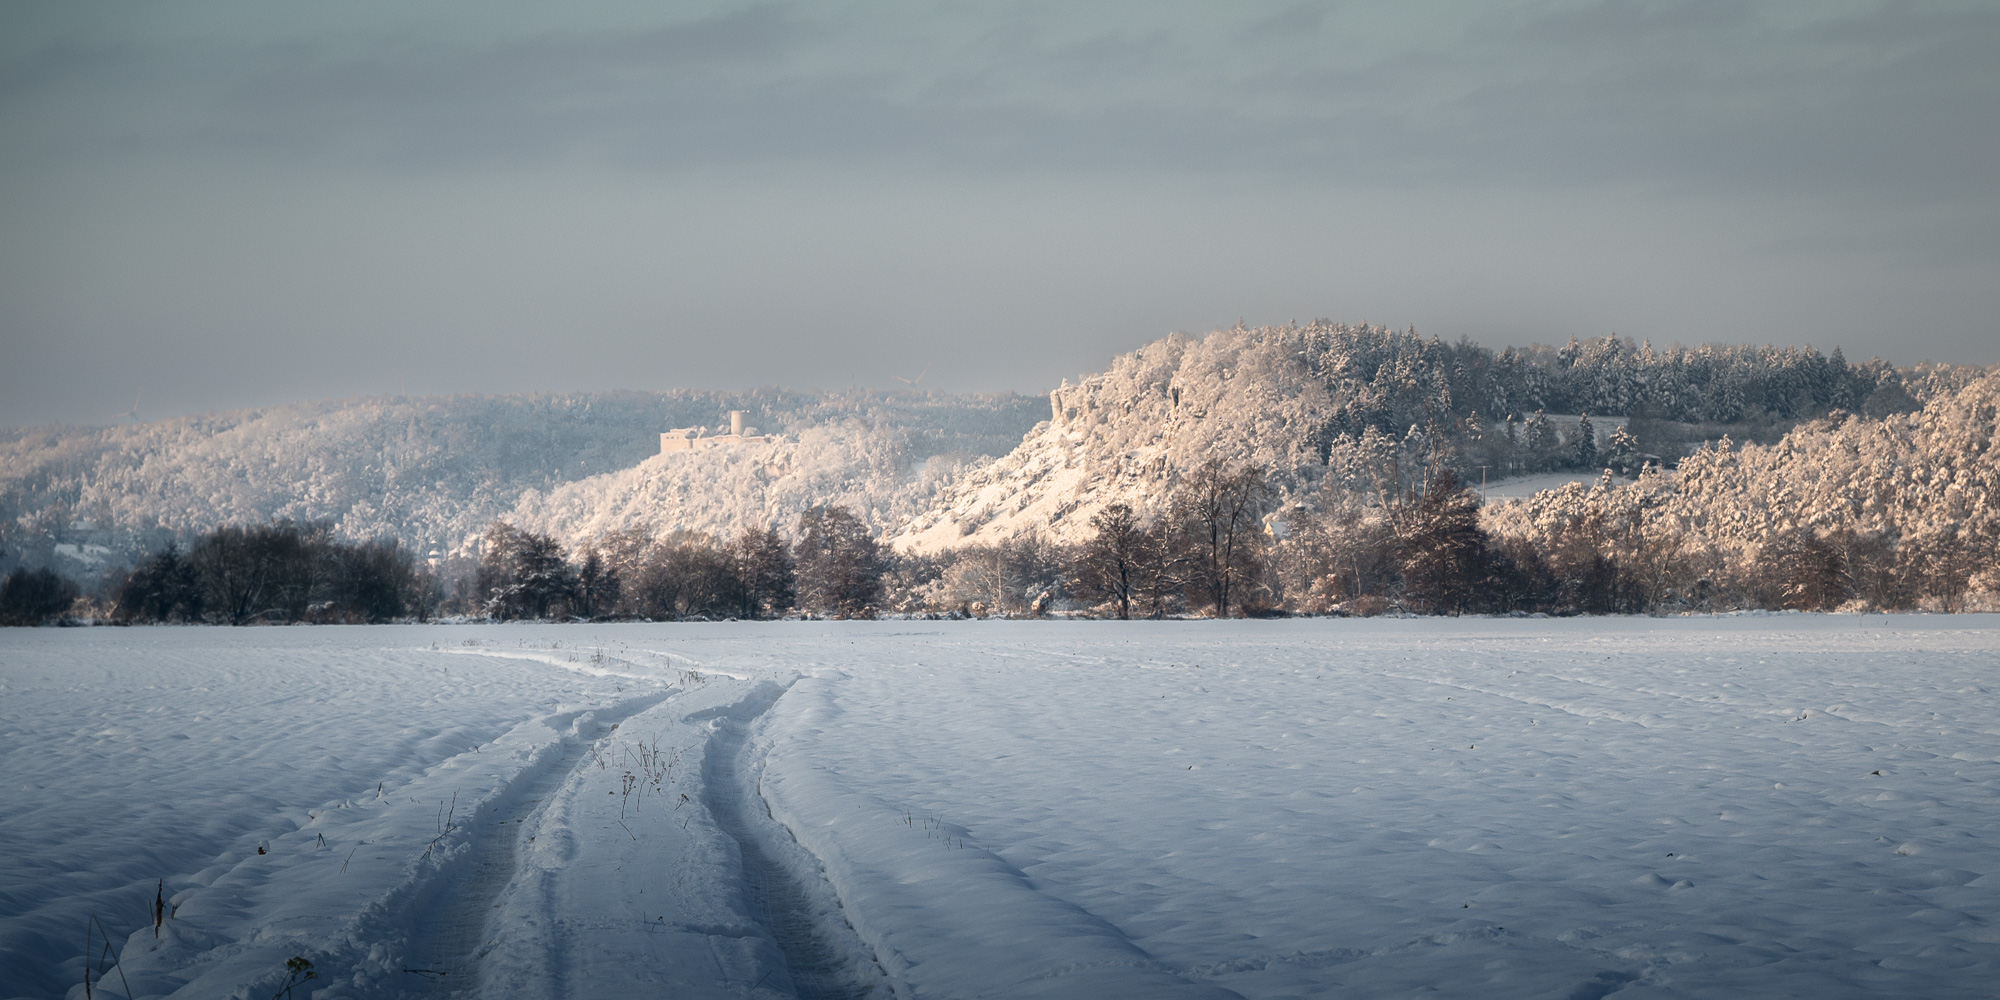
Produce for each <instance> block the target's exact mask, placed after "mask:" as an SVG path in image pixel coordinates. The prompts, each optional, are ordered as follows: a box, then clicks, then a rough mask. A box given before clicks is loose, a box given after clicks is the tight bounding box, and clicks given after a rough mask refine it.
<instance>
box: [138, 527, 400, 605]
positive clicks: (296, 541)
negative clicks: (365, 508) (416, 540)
mask: <svg viewBox="0 0 2000 1000" xmlns="http://www.w3.org/2000/svg"><path fill="white" fill-rule="evenodd" d="M109 589H110V591H111V617H113V618H114V619H115V620H117V621H121V622H128V623H142V622H208V623H213V624H221V625H250V624H290V623H294V622H313V623H325V624H337V623H338V624H346V623H352V624H363V623H375V622H387V621H394V620H397V619H401V618H412V617H416V618H421V617H426V616H428V615H429V614H430V613H431V612H432V611H433V610H434V609H435V608H436V606H437V593H436V591H437V588H436V585H435V583H434V581H433V580H432V579H431V577H430V575H429V574H428V573H427V572H426V571H424V570H423V569H420V568H418V567H417V566H416V564H415V560H413V559H412V558H411V556H410V554H409V552H408V551H407V550H405V549H403V548H402V547H401V546H399V545H398V544H397V543H396V542H394V541H366V542H352V541H344V540H341V539H338V538H335V537H334V535H333V531H332V529H331V528H329V527H328V526H327V525H324V524H317V523H305V524H301V523H298V522H295V521H288V520H280V521H274V522H272V523H270V524H264V525H252V526H247V527H246V526H235V525H230V526H224V527H220V528H216V529H213V530H211V531H208V532H206V533H204V534H203V535H201V536H200V537H199V538H198V539H197V540H196V541H195V542H194V543H193V544H192V545H190V546H188V547H187V548H186V549H182V548H181V547H180V546H179V545H178V544H169V545H167V546H166V547H165V548H164V549H161V550H160V551H158V552H155V553H153V554H152V555H151V556H149V557H147V558H146V559H145V560H144V561H143V562H141V563H140V564H139V566H138V567H136V568H135V569H133V570H132V571H131V572H130V573H127V574H125V575H124V576H123V578H122V579H119V580H117V581H115V582H114V583H113V585H112V586H111V587H110V588H109Z"/></svg>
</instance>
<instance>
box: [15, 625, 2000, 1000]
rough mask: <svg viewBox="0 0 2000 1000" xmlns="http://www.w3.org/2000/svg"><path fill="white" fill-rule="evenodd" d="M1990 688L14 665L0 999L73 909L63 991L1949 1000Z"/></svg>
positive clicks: (1530, 640)
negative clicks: (1848, 999)
mask: <svg viewBox="0 0 2000 1000" xmlns="http://www.w3.org/2000/svg"><path fill="white" fill-rule="evenodd" d="M1996 675H2000V620H1996V619H1995V618H1993V617H1991V616H1983V617H1982V616H1961V617H1882V616H1868V617H1855V616H1826V617H1813V616H1796V615H1787V616H1764V617H1739V618H1722V619H1676V620H1662V619H1609V620H1606V619H1594V620H1566V621H1544V620H1536V621H1519V620H1487V619H1465V620H1434V619H1421V620H1370V621H1359V620H1343V621H1331V620H1326V621H1283V622H1135V623H1115V622H1090V623H1083V622H922V621H904V622H876V623H773V624H747V623H740V624H716V625H657V626H639V625H633V626H410V627H384V628H354V629H345V628H293V629H208V628H150V629H136V628H135V629H63V630H56V629H41V630H21V629H13V630H5V631H4V632H0V764H4V777H5V786H4V787H5V788H6V790H7V793H8V794H7V796H6V798H5V800H4V801H5V806H4V808H0V840H4V843H5V844H6V845H7V850H6V851H4V852H0V996H10V997H11V996H31V997H49V996H64V995H67V996H73V997H82V996H83V995H84V988H83V985H82V984H83V979H84V974H85V971H86V960H85V954H84V951H85V940H86V933H87V932H88V933H91V934H93V935H95V934H96V927H97V924H92V923H91V918H92V917H93V916H94V917H96V918H97V921H98V923H101V925H102V926H103V927H104V928H106V929H108V930H109V931H110V932H111V933H112V936H113V939H114V945H113V950H114V951H117V952H119V953H121V954H122V960H121V961H119V962H118V964H117V966H116V967H115V968H114V967H111V963H110V960H109V959H108V958H105V957H103V950H102V945H101V943H100V942H101V940H102V938H101V937H96V938H94V939H93V942H92V944H91V946H90V947H91V949H92V951H93V956H92V957H93V959H94V961H92V962H91V963H90V969H91V970H93V971H91V973H90V974H91V977H92V987H91V989H92V991H93V992H94V995H96V996H123V995H125V993H126V987H127V984H128V983H129V986H130V992H131V993H133V994H135V995H137V996H158V995H168V994H173V995H179V996H186V997H223V996H237V997H246V998H248V997H255V998H257V1000H264V998H267V997H271V996H272V995H273V994H274V993H280V992H281V991H282V989H283V986H284V984H285V982H286V979H287V975H288V974H287V972H286V969H285V963H286V960H287V959H290V958H294V957H299V958H305V959H308V960H310V961H311V962H312V963H313V967H314V971H315V973H316V974H317V978H316V979H313V980H311V981H309V982H305V983H303V984H301V985H300V987H299V988H298V989H295V990H294V991H293V995H294V996H300V997H303V996H306V995H311V996H316V997H325V998H335V997H355V998H362V997H388V996H402V995H450V994H454V993H457V994H460V995H464V996H479V997H614V996H615V997H624V996H631V995H642V994H643V995H671V996H677V997H745V996H761V997H783V996H793V995H797V996H812V997H819V996H876V997H889V996H899V997H946V996H951V997H960V996H963V997H972V996H996V997H1002V996H1004V997H1021V996H1047V997H1173V996H1189V997H1229V996H1243V997H1290V996H1313V995H1324V994H1338V995H1353V996H1404V995H1412V994H1419V993H1429V994H1434V995H1443V996H1468V997H1473V996H1476V997H1482V998H1484V997H1543V996H1555V997H1604V996H1617V997H1621V998H1626V1000H1632V998H1638V997H1654V996H1690V997H1692V996H1705V997H1742V996H1813V997H1816V998H1822V997H1841V996H1926V997H1950V996H1966V997H1971V996H1989V995H1991V994H1992V992H1993V988H1992V984H1993V983H1994V982H1995V981H1997V980H1996V973H2000V844H1996V843H1995V840H1994V838H1995V837H1996V836H2000V834H1996V833H1995V832H1994V831H1996V830H2000V724H1996V723H1995V721H1994V720H1995V719H1996V718H2000V676H1996ZM260 847H261V848H262V853H260V852H259V848H260ZM159 880H164V889H163V891H162V893H161V895H162V898H163V899H164V900H165V902H166V904H167V911H168V912H167V913H166V915H165V917H164V919H163V920H162V922H161V926H160V929H159V931H158V932H157V936H156V932H155V930H154V927H153V923H152V917H151V907H152V903H153V900H154V898H155V890H156V886H157V885H158V884H159ZM87 928H88V931H87Z"/></svg>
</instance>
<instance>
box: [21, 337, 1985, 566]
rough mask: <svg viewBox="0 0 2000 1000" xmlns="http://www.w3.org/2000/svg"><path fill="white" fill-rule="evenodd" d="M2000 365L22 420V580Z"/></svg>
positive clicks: (1587, 430)
mask: <svg viewBox="0 0 2000 1000" xmlns="http://www.w3.org/2000/svg"><path fill="white" fill-rule="evenodd" d="M1978 374H1979V372H1978V371H1976V370H1973V369H1964V368H1949V367H1939V368H1926V369H1901V370H1899V369H1896V368H1892V367H1891V366H1889V365H1887V364H1885V363H1883V362H1880V361H1869V362H1866V363H1861V364H1855V363H1850V362H1848V361H1846V360H1845V359H1843V358H1842V357H1841V356H1840V353H1839V352H1838V351H1837V350H1836V351H1834V352H1833V353H1831V354H1822V353H1820V352H1818V351H1815V350H1812V349H1809V348H1790V347H1787V348H1774V347H1719V346H1705V347H1696V348H1679V347H1673V348H1666V349H1656V348H1654V347H1653V346H1651V345H1648V344H1634V343H1632V342H1631V341H1629V340H1623V339H1618V338H1603V339H1597V340H1589V341H1571V342H1570V343H1569V344H1567V345H1565V346H1562V347H1530V348H1525V349H1517V348H1505V349H1500V350H1493V349H1489V348H1486V347H1482V346H1480V345H1477V344H1473V343H1470V342H1467V341H1460V342H1458V343H1455V344H1454V343H1445V342H1442V341H1439V340H1438V339H1436V338H1427V337H1423V336H1420V335H1419V334H1417V333H1416V332H1414V331H1396V330H1390V329H1386V328H1382V327H1375V326H1349V325H1344V324H1335V323H1329V322H1316V323H1312V324H1309V325H1306V326H1296V325H1293V326H1282V327H1267V328H1259V329H1243V328H1238V329H1233V330H1222V331H1217V332H1215V333H1212V334H1209V335H1207V336H1205V337H1191V336H1187V335H1184V334H1175V335H1172V336H1169V337H1166V338H1163V339H1161V340H1159V341H1156V342H1154V343H1152V344H1148V345H1146V346H1144V347H1142V348H1140V349H1139V350H1137V351H1133V352H1131V353H1129V354H1126V355H1122V356H1120V357H1118V358H1116V359H1113V361H1112V363H1111V364H1110V366H1109V367H1108V369H1107V370H1106V371H1105V372H1103V373H1101V374H1098V375H1094V376H1090V377H1088V378H1086V379H1085V380H1084V381H1083V382H1082V383H1081V384H1079V385H1069V384H1067V383H1065V384H1064V385H1063V386H1062V387H1060V388H1058V389H1056V390H1054V391H1053V392H1052V393H1050V395H1049V396H1048V397H1046V398H1043V397H1030V396H1018V395H1011V394H1009V395H997V396H952V395H945V394H936V393H882V392H860V393H837V394H819V393H811V392H798V391H790V390H757V391H751V392H740V393H726V392H702V391H693V390H684V391H676V392H669V393H639V392H615V393H596V394H571V395H555V394H542V395H515V396H457V397H449V398H444V397H436V398H409V397H393V398H371V399H355V400H343V401H335V402H321V403H309V404H300V405H295V406H283V407H270V408H264V409H257V410H243V411H237V412H231V413H217V414H205V415H201V416H193V417H183V418H176V419H172V420H163V421H157V422H153V423H146V424H132V425H121V426H116V427H53V428H35V429H14V430H7V431H0V571H4V570H7V569H9V568H11V567H12V566H13V565H17V564H19V565H29V566H36V565H49V566H53V567H55V568H56V569H58V570H59V571H61V572H64V573H66V574H68V575H72V576H76V577H81V578H89V577H90V576H92V575H93V574H94V573H95V572H96V571H97V570H99V569H102V568H106V567H109V566H115V565H119V564H129V562H130V561H131V559H132V558H133V557H134V556H136V555H137V554H139V553H141V552H144V551H148V550H152V549H157V548H158V547H160V546H162V545H164V544H165V543H166V542H167V541H169V540H171V539H175V538H182V539H185V538H188V537H190V536H191V535H192V534H194V533H197V532H200V531H203V530H205V529H208V528H212V527H215V526H217V525H225V524H237V525H249V524H257V523H263V522H268V521H271V520H273V519H292V520H295V521H301V522H321V523H326V524H329V525H330V526H331V528H332V529H333V531H334V532H336V533H337V534H338V535H340V536H344V537H347V538H350V539H355V540H363V539H376V538H393V539H396V540H398V541H400V542H401V543H402V544H403V545H404V546H406V547H407V548H409V549H413V550H415V551H416V552H417V553H418V554H419V555H424V554H428V553H430V552H432V551H434V550H435V551H438V552H441V553H444V554H446V555H450V554H452V553H454V552H457V551H460V550H463V549H464V547H465V545H466V543H467V542H468V541H469V540H472V539H476V538H477V537H479V535H480V534H481V533H482V532H483V531H484V530H485V529H486V527H487V526H488V525H489V524H490V523H491V522H492V521H493V520H495V519H496V518H507V519H511V520H513V521H514V522H516V523H517V524H520V525H521V526H522V527H524V528H528V529H532V530H535V531H541V532H546V533H549V534H552V535H554V536H555V537H557V538H559V539H561V540H562V541H563V542H564V543H565V544H568V545H571V546H581V545H585V544H588V543H590V542H591V540H592V539H594V538H597V537H599V536H602V535H605V534H607V533H611V532H626V533H633V532H636V533H639V534H649V535H650V534H660V533H666V532H672V531H676V530H693V531H700V532H706V533H709V534H712V535H715V536H717V537H725V536H731V535H734V534H735V533H736V532H738V531H740V530H742V529H744V528H750V527H759V528H774V529H777V530H779V531H781V532H783V531H789V530H790V529H791V527H792V526H793V524H794V523H795V522H796V519H797V515H798V514H799V512H801V511H803V510H805V509H808V508H810V507H813V506H819V505H826V504H838V505H841V506H845V507H848V508H849V509H850V510H852V511H853V512H854V513H855V514H856V515H857V516H858V517H860V518H861V520H862V521H863V522H864V523H866V524H867V525H869V526H870V527H871V529H872V530H874V531H875V532H878V533H880V534H882V535H884V536H887V537H888V538H890V539H891V540H892V541H894V542H895V543H896V545H897V547H899V548H902V549H905V550H918V551H937V550H941V549H946V548H952V547H956V546H962V545H965V544H968V543H980V542H991V541H998V540H1003V539H1006V538H1012V537H1017V536H1021V535H1026V534H1037V535H1043V536H1047V537H1051V538H1052V539H1054V540H1056V541H1067V540H1075V539H1076V537H1077V536H1078V533H1079V532H1081V531H1083V530H1085V529H1086V528H1087V526H1088V522H1089V519H1090V516H1091V515H1092V514H1093V513H1095V512H1096V511H1099V510H1101V509H1103V508H1104V507H1105V506H1106V505H1107V504H1109V503H1114V502H1124V503H1127V504H1129V505H1130V506H1132V507H1133V508H1134V509H1136V510H1139V511H1142V512H1151V511H1154V509H1155V508H1156V507H1157V506H1158V505H1159V504H1160V503H1161V502H1163V501H1164V499H1165V498H1166V497H1168V496H1170V495H1171V494H1172V493H1173V491H1174V490H1175V489H1176V487H1177V485H1178V483H1179V481H1180V476H1181V475H1182V473H1183V472H1184V471H1186V470H1189V469H1193V468H1196V467H1198V466H1200V465H1201V464H1202V463H1204V462H1206V461H1208V460H1210V459H1222V460H1224V461H1227V462H1229V463H1232V464H1237V465H1243V464H1247V465H1251V466H1255V467H1256V468H1257V469H1259V470H1261V471H1262V472H1263V474H1265V475H1266V476H1268V478H1269V480H1270V482H1271V483H1272V484H1273V485H1274V486H1276V487H1277V488H1278V491H1279V494H1280V495H1281V496H1282V497H1285V498H1289V499H1298V498H1306V497H1309V496H1311V495H1313V494H1314V493H1315V492H1316V491H1318V490H1319V489H1321V488H1322V487H1323V486H1325V485H1329V484H1331V485H1334V486H1336V487H1351V488H1353V489H1366V488H1369V487H1371V486H1374V485H1377V484H1375V483H1373V482H1372V481H1371V479H1372V477H1377V476H1378V473H1379V470H1380V469H1381V468H1383V461H1384V460H1385V459H1387V460H1389V464H1390V465H1392V466H1393V465H1396V464H1397V463H1399V462H1400V463H1401V464H1402V467H1403V468H1406V469H1409V468H1417V467H1419V466H1421V465H1425V464H1432V463H1434V462H1435V461H1437V460H1440V459H1442V460H1444V461H1446V462H1449V463H1452V464H1455V465H1457V466H1458V467H1459V468H1460V470H1461V471H1463V472H1465V473H1466V474H1467V477H1468V478H1470V479H1472V480H1473V481H1477V473H1476V472H1475V471H1474V470H1477V469H1480V468H1481V467H1484V469H1485V470H1487V471H1492V472H1494V473H1507V472H1525V471H1534V470H1541V469H1557V468H1573V469H1587V470H1591V471H1592V472H1594V471H1595V470H1596V469H1599V468H1603V467H1605V466H1613V467H1618V468H1621V469H1623V470H1625V471H1628V472H1633V471H1636V470H1637V467H1638V466H1640V465H1643V464H1644V463H1645V462H1646V461H1647V460H1649V459H1656V460H1657V461H1659V462H1660V463H1662V464H1665V465H1668V466H1671V465H1672V464H1673V463H1674V462H1675V461H1676V460H1678V459H1679V458H1680V457H1681V456H1683V455H1685V454H1688V453H1690V452H1691V451H1693V450H1694V448H1695V447H1696V446H1697V445H1699V443H1700V442H1702V441H1704V440H1712V439H1718V438H1721V437H1722V436H1724V435H1725V434H1727V435H1729V436H1731V437H1733V438H1734V439H1735V440H1738V441H1744V440H1750V441H1764V442H1775V441H1777V440H1778V439H1779V438H1781V437H1782V436H1783V434H1784V432H1785V431H1787V430H1788V429H1790V428H1791V427H1792V426H1793V425H1794V424H1796V423H1797V422H1799V421H1801V420H1805V419H1813V418H1820V417H1823V416H1826V415H1828V414H1833V413H1836V412H1840V411H1846V412H1850V413H1855V414H1859V415H1862V416H1864V417H1870V418H1879V417H1881V416H1884V415H1891V414H1900V413H1908V412H1913V411H1915V410H1916V409H1918V408H1919V406H1920V405H1921V404H1922V403H1923V402H1924V401H1926V400H1929V399H1934V398H1939V397H1941V396H1943V395H1947V394H1949V393H1950V392H1951V391H1954V390H1956V389H1957V388H1959V387H1961V386H1962V385H1964V384H1965V383H1966V382H1968V381H1969V380H1971V379H1972V378H1974V377H1976V376H1977V375H1978ZM734 409H741V410H745V411H748V412H747V416H748V422H749V423H751V424H753V425H756V426H758V427H760V428H762V429H763V430H765V431H767V432H773V433H776V434H778V435H781V439H780V440H777V441H774V442H771V443H769V444H767V445H760V446H756V447H750V446H742V447H729V448H722V449H697V450H695V451H691V452H683V453H677V454H676V455H670V456H659V454H658V453H659V444H658V442H659V434H660V432H662V431H665V430H668V429H671V428H675V427H687V426H703V427H711V428H713V427H719V426H722V425H726V423H727V421H728V416H727V413H728V411H730V410H734ZM1586 414H1587V415H1589V416H1590V417H1592V418H1594V423H1593V424H1586V423H1585V422H1584V421H1583V419H1582V417H1583V416H1584V415H1586ZM1614 426H1616V427H1617V433H1612V429H1613V427H1614ZM995 455H998V456H1001V457H1000V458H998V459H993V458H991V456H995ZM656 456H657V457H656ZM1288 502H1289V500H1288Z"/></svg>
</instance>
